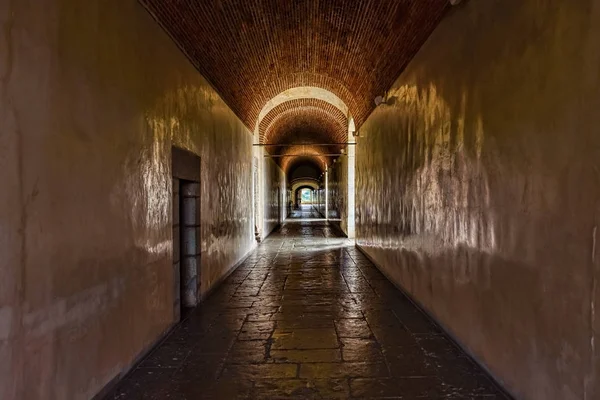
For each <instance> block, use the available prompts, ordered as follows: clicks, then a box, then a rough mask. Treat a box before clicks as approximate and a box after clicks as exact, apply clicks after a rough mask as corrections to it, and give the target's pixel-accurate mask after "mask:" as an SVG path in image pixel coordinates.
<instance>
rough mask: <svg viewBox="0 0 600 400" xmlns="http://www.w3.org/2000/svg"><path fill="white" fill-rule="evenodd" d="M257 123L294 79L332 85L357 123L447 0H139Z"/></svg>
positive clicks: (251, 121)
mask: <svg viewBox="0 0 600 400" xmlns="http://www.w3.org/2000/svg"><path fill="white" fill-rule="evenodd" d="M140 2H141V3H142V4H144V5H145V6H146V7H147V8H148V10H149V11H150V12H151V13H152V14H153V15H154V16H155V18H156V19H157V20H158V21H159V22H160V23H161V25H162V26H163V27H164V28H165V29H166V30H167V31H168V32H169V34H170V35H171V36H172V38H173V39H174V40H175V41H176V42H177V43H178V44H179V46H180V47H181V49H182V50H183V51H184V52H185V53H186V54H187V55H188V57H189V58H190V60H191V61H192V62H193V63H194V64H195V65H196V67H197V68H198V69H199V70H200V72H201V73H202V74H203V75H204V76H205V77H206V78H207V79H208V80H209V81H210V82H211V83H212V84H213V85H214V86H215V87H216V89H217V90H218V91H219V93H220V94H221V96H222V97H223V99H224V100H225V101H226V102H227V103H228V104H229V106H230V107H231V108H232V109H233V111H234V112H236V114H237V115H238V116H239V117H240V118H241V119H242V121H244V123H245V124H246V125H247V126H248V127H250V128H251V129H252V127H253V126H254V124H255V122H256V120H257V117H258V114H259V113H260V111H261V109H262V107H263V105H265V104H266V103H267V102H268V101H269V99H271V98H273V97H275V96H276V95H277V94H279V93H281V92H283V91H285V90H287V89H290V88H294V87H299V86H315V87H320V88H324V89H327V90H330V91H331V92H333V93H334V94H336V95H337V96H339V97H340V98H341V99H342V100H343V101H344V102H345V103H346V104H347V105H348V108H349V110H350V113H351V114H352V115H353V117H354V119H355V121H356V125H357V127H359V126H360V125H361V124H362V123H363V122H364V120H365V119H366V117H367V116H368V114H369V113H370V112H371V110H372V108H373V106H374V103H373V99H374V98H375V97H376V96H378V95H381V94H383V92H384V91H385V90H386V89H387V88H389V87H390V85H391V84H392V83H393V82H394V80H395V79H396V78H397V77H398V75H399V74H400V72H401V71H402V69H403V68H404V67H405V66H406V64H407V63H408V62H409V61H410V59H411V58H412V56H413V55H414V54H415V52H416V51H417V50H418V49H419V47H420V46H421V45H422V44H423V42H424V41H425V40H426V38H427V37H428V36H429V34H430V33H431V32H432V30H433V28H434V27H435V25H436V24H437V23H438V22H439V20H440V19H441V17H442V15H443V14H444V12H445V10H446V9H447V7H448V1H447V0H402V1H399V0H357V1H348V0H327V1H322V0H304V1H287V0H286V1H281V0H244V1H239V0H203V1H198V0H140Z"/></svg>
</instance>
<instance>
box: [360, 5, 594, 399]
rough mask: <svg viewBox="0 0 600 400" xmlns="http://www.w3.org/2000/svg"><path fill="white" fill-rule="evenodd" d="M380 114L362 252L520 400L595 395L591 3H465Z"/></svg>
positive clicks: (370, 153) (371, 146)
mask: <svg viewBox="0 0 600 400" xmlns="http://www.w3.org/2000/svg"><path fill="white" fill-rule="evenodd" d="M388 103H389V104H388V105H382V106H380V107H378V108H377V109H376V110H375V111H374V113H373V114H372V115H371V116H370V118H369V119H368V120H367V122H366V123H365V124H364V125H363V126H362V127H361V128H360V137H359V138H358V146H357V196H356V200H357V207H358V208H357V239H358V244H359V245H360V246H362V247H363V248H364V249H365V250H366V251H367V253H368V254H369V255H370V256H371V257H372V258H373V259H374V260H375V261H376V262H377V263H378V264H379V266H380V267H381V269H382V270H383V271H384V272H385V273H386V274H387V275H388V276H389V277H391V278H392V279H393V280H394V281H395V282H396V283H398V284H399V285H401V286H402V287H404V288H405V289H406V290H407V291H408V292H409V293H410V294H411V295H412V296H414V298H415V299H417V300H418V301H419V302H420V303H421V304H422V305H423V306H424V307H425V308H426V309H427V310H428V311H429V312H431V313H432V314H433V315H434V316H435V317H436V318H437V319H438V320H439V321H440V322H441V323H442V324H443V325H444V326H445V327H446V328H447V329H448V330H449V331H450V332H451V333H452V334H454V335H455V337H456V338H457V339H458V340H459V341H460V342H461V343H462V344H464V345H465V346H466V348H467V349H469V351H471V352H472V353H473V354H474V355H475V357H476V358H477V359H478V360H480V361H481V362H482V363H483V364H485V365H486V366H487V367H488V368H489V369H490V371H491V372H492V373H493V374H494V375H495V376H496V377H498V379H500V380H501V381H502V382H504V384H505V385H506V387H507V388H509V389H510V390H511V391H512V392H513V393H514V394H515V395H516V396H517V398H519V399H532V400H533V399H536V400H574V399H598V398H600V391H599V389H598V384H599V374H600V369H598V367H599V366H600V365H599V363H598V353H597V351H598V350H597V343H598V337H597V333H596V332H598V329H599V328H600V324H599V322H598V318H597V316H596V313H597V311H594V310H597V309H598V306H599V304H598V300H599V295H598V293H599V292H598V288H597V286H598V285H597V284H596V281H597V280H598V278H599V277H600V276H599V274H600V272H599V271H600V253H599V248H600V245H599V244H598V243H597V240H598V239H599V236H600V233H598V232H597V230H598V226H599V225H600V130H599V129H600V128H599V127H600V111H599V110H600V1H598V0H579V1H562V0H545V1H538V0H471V1H468V2H466V3H465V2H463V6H459V7H456V8H453V9H452V10H451V11H450V13H449V15H448V16H447V17H446V18H445V19H444V20H443V21H442V23H441V25H440V26H439V27H438V28H437V29H436V30H435V32H434V33H433V35H432V36H431V37H430V38H429V40H428V41H427V43H426V44H425V45H424V47H423V48H422V49H421V50H420V51H419V53H418V54H417V55H416V57H415V58H414V60H413V61H412V62H411V63H410V65H409V66H408V68H407V69H406V70H405V71H404V72H403V73H402V75H401V76H400V78H399V79H398V80H397V82H396V83H395V84H394V85H393V87H392V89H391V90H390V92H389V100H388Z"/></svg>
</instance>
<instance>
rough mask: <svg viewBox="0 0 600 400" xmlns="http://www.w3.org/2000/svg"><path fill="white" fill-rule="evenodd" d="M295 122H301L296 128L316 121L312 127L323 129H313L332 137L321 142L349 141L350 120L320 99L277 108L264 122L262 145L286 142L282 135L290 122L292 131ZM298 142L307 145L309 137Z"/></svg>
mask: <svg viewBox="0 0 600 400" xmlns="http://www.w3.org/2000/svg"><path fill="white" fill-rule="evenodd" d="M295 119H297V120H298V122H297V123H296V125H302V124H303V123H304V124H306V123H310V120H311V119H314V120H315V121H314V122H313V123H312V125H313V126H314V125H321V126H320V127H317V128H312V129H317V130H319V131H325V132H327V134H328V135H329V138H325V139H321V140H325V141H327V142H329V141H331V142H334V143H335V142H337V143H342V142H345V141H346V140H347V138H348V135H347V132H348V118H347V117H346V116H345V115H344V113H343V112H342V111H340V110H339V109H338V108H337V107H335V106H334V105H332V104H331V103H328V102H326V101H324V100H319V99H294V100H290V101H286V102H284V103H281V104H280V105H278V106H276V107H274V108H273V109H272V110H271V111H269V113H267V115H265V117H264V118H263V119H262V120H261V122H260V125H259V138H260V143H283V142H281V139H280V136H281V133H282V132H284V133H285V130H286V128H285V126H286V124H288V123H289V124H291V125H289V128H290V129H292V128H293V126H294V120H295ZM316 120H318V121H316ZM300 121H302V122H300ZM298 139H299V140H303V141H305V142H306V138H298Z"/></svg>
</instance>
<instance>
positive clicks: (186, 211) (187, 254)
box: [172, 148, 201, 322]
mask: <svg viewBox="0 0 600 400" xmlns="http://www.w3.org/2000/svg"><path fill="white" fill-rule="evenodd" d="M172 156H173V158H172V162H173V318H174V320H175V322H178V321H179V320H180V319H181V318H182V317H183V316H184V315H185V314H186V312H187V311H188V310H189V309H191V308H193V307H195V306H196V305H197V304H198V293H199V288H200V250H201V248H200V204H201V203H200V157H198V156H197V155H195V154H193V153H191V152H188V151H186V150H182V149H178V148H173V149H172Z"/></svg>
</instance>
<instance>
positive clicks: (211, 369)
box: [106, 206, 506, 400]
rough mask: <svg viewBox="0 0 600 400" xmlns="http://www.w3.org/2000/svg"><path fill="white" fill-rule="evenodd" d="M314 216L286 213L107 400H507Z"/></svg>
mask: <svg viewBox="0 0 600 400" xmlns="http://www.w3.org/2000/svg"><path fill="white" fill-rule="evenodd" d="M306 218H310V220H306ZM318 218H319V215H318V214H317V213H316V212H314V211H312V209H311V207H310V206H302V208H301V209H300V210H297V211H294V212H293V213H292V215H291V217H290V218H288V219H287V220H286V222H285V223H284V224H283V226H282V227H281V228H280V230H279V231H277V232H275V233H273V234H272V235H271V236H270V237H269V238H268V239H267V240H266V241H265V242H264V243H263V244H261V245H260V246H259V248H258V249H257V250H256V251H254V252H253V253H252V254H251V255H250V256H249V257H248V258H247V259H246V260H245V261H244V262H243V264H242V265H241V266H240V267H239V268H238V269H237V270H235V272H233V274H232V275H231V276H229V278H227V280H226V281H225V282H224V283H223V284H222V285H221V286H220V287H219V288H218V289H217V290H216V292H215V293H214V294H213V295H212V296H211V297H210V298H209V299H208V301H206V302H205V303H203V304H201V305H200V306H199V307H198V308H197V309H196V310H195V311H193V313H192V314H191V315H189V316H188V318H187V319H186V320H185V321H184V322H183V323H181V324H180V325H179V326H177V327H176V328H175V330H174V331H173V332H172V333H171V334H170V335H169V336H168V337H167V338H166V340H165V341H164V342H163V343H162V344H161V345H160V346H159V347H158V348H157V349H156V350H154V351H153V352H152V353H151V354H150V355H149V356H148V357H147V358H146V359H145V360H143V361H142V362H141V363H140V364H139V366H138V367H137V368H136V369H135V370H134V371H133V372H132V373H131V374H130V375H129V376H127V377H126V378H125V379H124V380H123V381H122V382H121V384H120V385H119V386H118V387H117V388H116V389H115V390H114V393H111V394H110V395H108V396H107V397H106V399H157V400H158V399H178V400H179V399H240V398H244V399H284V398H285V399H288V398H295V399H346V398H361V399H363V398H402V399H413V398H426V399H481V400H483V399H486V400H493V399H506V397H504V396H503V395H502V394H500V392H499V391H498V390H497V389H496V388H495V386H494V385H493V384H492V382H491V381H490V380H489V379H488V378H487V377H486V374H485V373H484V372H483V371H481V370H480V369H479V368H478V367H477V366H475V365H474V364H473V363H472V362H471V361H470V359H469V358H468V357H467V356H466V355H465V354H463V353H462V352H461V351H460V350H458V349H457V348H456V347H454V346H453V344H452V343H451V342H450V341H449V340H448V338H447V337H446V336H444V335H443V334H442V333H441V332H440V330H438V329H437V328H436V326H435V325H433V324H432V323H431V322H430V321H429V320H428V319H427V317H426V316H425V315H424V314H422V313H421V312H420V311H419V310H418V309H417V308H415V307H414V306H413V305H412V304H411V303H410V302H409V301H408V300H407V298H406V297H404V296H403V295H402V294H401V293H400V292H399V291H398V290H397V289H396V288H395V287H394V285H392V284H391V283H390V282H389V281H388V280H387V279H386V278H385V277H384V276H383V275H382V274H381V273H380V272H379V271H378V270H377V269H376V268H375V266H374V265H373V264H372V263H371V262H370V261H368V260H367V258H365V256H363V255H362V254H361V253H360V252H359V251H358V250H357V249H356V248H355V247H354V245H353V243H352V242H351V241H349V240H348V239H345V238H342V237H340V236H338V235H337V234H336V230H335V229H333V228H332V227H331V226H329V225H328V222H326V221H325V220H319V219H318Z"/></svg>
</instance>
